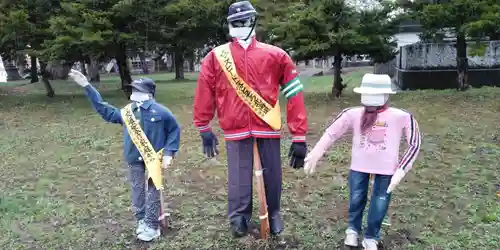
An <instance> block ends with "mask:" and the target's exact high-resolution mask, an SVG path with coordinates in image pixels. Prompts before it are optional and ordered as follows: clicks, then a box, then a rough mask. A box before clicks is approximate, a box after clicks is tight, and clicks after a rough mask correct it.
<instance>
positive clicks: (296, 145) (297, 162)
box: [288, 142, 307, 169]
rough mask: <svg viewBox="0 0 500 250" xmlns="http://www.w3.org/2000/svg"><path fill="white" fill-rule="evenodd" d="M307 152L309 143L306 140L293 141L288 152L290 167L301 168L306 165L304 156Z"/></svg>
mask: <svg viewBox="0 0 500 250" xmlns="http://www.w3.org/2000/svg"><path fill="white" fill-rule="evenodd" d="M306 154H307V144H306V143H305V142H293V143H292V145H291V146H290V151H289V152H288V158H289V159H290V167H293V168H295V169H299V168H302V167H304V158H306Z"/></svg>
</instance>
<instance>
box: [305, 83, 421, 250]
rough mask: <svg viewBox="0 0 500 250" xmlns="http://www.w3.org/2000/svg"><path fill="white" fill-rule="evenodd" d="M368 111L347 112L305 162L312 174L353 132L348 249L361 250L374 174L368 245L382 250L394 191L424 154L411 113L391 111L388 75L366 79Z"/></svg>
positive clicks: (364, 108) (362, 108) (364, 101)
mask: <svg viewBox="0 0 500 250" xmlns="http://www.w3.org/2000/svg"><path fill="white" fill-rule="evenodd" d="M354 92H356V93H359V94H361V103H362V104H363V106H359V107H351V108H347V109H344V110H343V111H342V112H341V113H340V114H339V115H338V116H337V117H336V118H335V120H334V121H333V123H332V124H331V125H330V127H328V128H327V130H326V132H325V133H324V134H323V136H322V137H321V139H320V140H319V142H318V143H317V144H316V145H315V147H314V148H313V150H312V151H311V152H310V153H309V154H308V155H307V157H306V159H305V162H306V163H305V166H304V171H305V172H306V173H307V174H311V173H313V172H314V170H315V169H316V164H317V162H318V160H319V159H320V158H321V157H322V156H323V154H324V153H325V151H326V150H327V149H328V148H329V147H330V146H331V145H332V144H333V143H334V142H335V141H336V140H337V139H339V138H340V137H341V136H342V135H343V134H344V133H345V132H346V131H347V130H349V129H352V131H353V136H352V155H351V167H350V171H349V181H348V183H349V184H348V185H349V209H348V227H347V230H346V238H345V244H346V245H348V246H353V247H356V246H358V239H359V234H360V233H361V227H362V217H363V210H364V209H365V206H366V204H367V193H368V186H369V183H370V175H374V183H373V190H372V198H371V202H370V203H371V204H370V207H369V210H368V220H367V224H368V225H367V228H366V230H365V232H364V240H363V242H362V245H363V247H364V249H368V250H376V249H377V245H378V242H379V240H380V228H381V226H382V222H383V220H384V217H385V216H386V213H387V209H388V207H389V203H390V200H391V192H392V191H393V190H394V189H395V188H396V186H397V185H398V184H399V182H400V181H401V180H402V179H403V177H404V176H405V175H406V173H408V171H409V170H410V169H411V168H412V165H413V163H414V161H415V159H416V158H417V155H418V153H419V150H420V142H421V139H420V132H419V129H418V124H417V121H416V120H415V117H413V115H412V114H411V113H409V112H408V111H404V110H401V109H398V108H394V107H389V105H388V100H389V95H390V94H395V93H396V92H394V91H393V90H392V88H391V79H390V77H389V76H388V75H377V74H365V75H364V76H363V79H362V81H361V87H358V88H355V89H354ZM403 135H404V136H405V137H406V141H407V143H408V149H407V150H406V152H405V153H404V155H403V157H402V158H401V159H399V144H400V140H401V138H402V137H403Z"/></svg>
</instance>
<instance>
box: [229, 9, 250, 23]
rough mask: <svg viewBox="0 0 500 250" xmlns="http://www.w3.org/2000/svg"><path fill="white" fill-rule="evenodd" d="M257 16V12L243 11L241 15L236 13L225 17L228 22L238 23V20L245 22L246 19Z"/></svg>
mask: <svg viewBox="0 0 500 250" xmlns="http://www.w3.org/2000/svg"><path fill="white" fill-rule="evenodd" d="M256 15H257V12H256V11H254V10H252V11H245V12H241V13H236V14H233V15H230V16H228V17H227V21H228V22H234V21H240V20H246V19H248V18H251V17H254V16H256Z"/></svg>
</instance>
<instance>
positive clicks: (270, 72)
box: [194, 1, 307, 237]
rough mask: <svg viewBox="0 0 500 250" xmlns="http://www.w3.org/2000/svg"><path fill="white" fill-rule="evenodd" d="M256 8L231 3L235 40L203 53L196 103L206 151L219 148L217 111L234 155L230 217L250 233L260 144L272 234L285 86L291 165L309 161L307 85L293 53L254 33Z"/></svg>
mask: <svg viewBox="0 0 500 250" xmlns="http://www.w3.org/2000/svg"><path fill="white" fill-rule="evenodd" d="M256 21H257V12H256V11H255V9H254V7H253V6H252V4H251V3H250V2H249V1H240V2H236V3H233V4H231V5H230V6H229V11H228V17H227V22H228V24H229V34H230V36H231V37H232V41H231V42H229V43H226V44H224V45H221V46H219V47H216V48H215V49H213V50H212V51H210V52H209V53H208V55H207V56H206V57H205V58H204V59H203V62H202V66H201V70H200V76H199V78H198V86H197V88H196V96H195V103H194V125H195V126H196V127H198V128H199V130H200V133H201V138H202V141H203V151H204V153H205V155H206V156H207V157H213V156H215V155H217V154H218V149H217V145H218V140H217V138H216V136H215V134H214V133H213V132H212V130H211V128H210V125H209V123H210V121H211V120H212V119H213V118H214V114H215V111H216V110H217V116H218V120H219V124H220V127H221V128H222V130H223V131H224V138H225V140H226V151H227V161H228V167H229V169H228V179H229V181H228V203H229V204H228V216H229V220H230V225H231V229H232V232H233V235H234V236H235V237H241V236H244V235H246V233H247V232H248V222H249V220H250V218H251V215H252V177H253V176H252V169H253V143H254V142H256V143H257V146H258V149H259V152H260V159H261V162H262V167H263V170H264V173H263V175H264V183H265V192H266V200H267V205H268V213H269V217H268V218H269V224H270V233H271V235H272V236H279V235H280V233H281V232H282V231H283V229H284V225H283V221H282V219H281V216H280V199H281V190H282V172H281V171H282V170H281V159H280V129H281V125H282V122H281V114H280V106H279V103H278V97H279V94H280V92H281V93H282V94H283V95H284V96H285V97H286V99H287V123H288V128H289V130H290V133H291V134H292V145H291V147H290V151H289V157H290V166H291V167H293V168H295V169H299V168H301V167H303V166H304V158H305V155H306V153H307V146H306V143H305V135H306V132H307V118H306V109H305V107H304V97H303V93H302V90H303V85H302V84H301V82H300V80H299V78H298V74H297V70H296V67H295V64H294V62H293V61H292V59H291V58H290V57H289V56H288V54H287V53H286V52H285V51H284V50H282V49H280V48H278V47H275V46H273V45H269V44H265V43H261V42H258V41H257V40H256V38H255V25H256Z"/></svg>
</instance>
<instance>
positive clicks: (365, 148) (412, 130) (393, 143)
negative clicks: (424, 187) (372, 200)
mask: <svg viewBox="0 0 500 250" xmlns="http://www.w3.org/2000/svg"><path fill="white" fill-rule="evenodd" d="M363 112H364V107H354V108H347V109H344V110H343V111H342V112H341V113H340V114H339V115H338V116H337V118H335V120H333V123H332V125H330V127H328V128H327V130H326V131H325V133H324V134H323V136H322V137H321V139H320V141H319V142H318V143H317V144H316V146H315V147H314V149H313V150H312V151H311V154H315V155H318V154H319V155H323V154H324V152H325V151H326V150H327V149H328V148H329V147H330V146H331V145H332V144H333V143H334V142H335V141H336V140H337V139H339V138H340V137H341V136H342V135H344V133H345V132H346V131H347V130H348V129H352V131H353V136H352V155H351V169H352V170H355V171H359V172H364V173H371V174H383V175H393V174H394V172H395V171H396V169H397V168H401V169H403V170H404V171H405V172H408V171H409V170H410V169H411V168H412V165H413V162H414V161H415V159H416V158H417V155H418V153H419V151H420V143H421V138H420V137H421V135H420V131H419V129H418V124H417V121H416V120H415V118H414V117H413V115H412V114H410V113H409V112H408V111H404V110H401V109H397V108H387V109H385V110H381V111H379V113H378V117H377V121H376V122H375V125H374V126H373V127H372V129H371V130H368V131H367V132H366V133H365V134H361V128H360V123H361V116H362V115H363ZM403 135H404V136H405V137H406V142H407V143H408V148H407V149H406V152H405V153H404V154H403V157H402V158H401V159H399V144H400V141H401V138H402V137H403Z"/></svg>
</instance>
